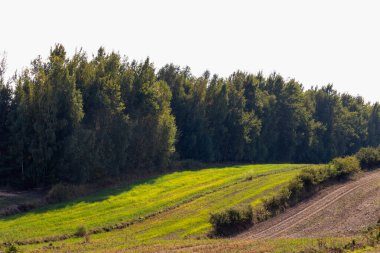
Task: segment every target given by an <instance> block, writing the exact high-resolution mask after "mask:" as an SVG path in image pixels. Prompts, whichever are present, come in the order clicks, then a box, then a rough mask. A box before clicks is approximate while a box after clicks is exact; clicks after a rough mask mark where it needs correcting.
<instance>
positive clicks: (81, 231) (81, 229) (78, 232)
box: [75, 226, 88, 237]
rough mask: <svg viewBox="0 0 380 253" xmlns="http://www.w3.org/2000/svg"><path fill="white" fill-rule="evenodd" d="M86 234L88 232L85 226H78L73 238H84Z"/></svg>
mask: <svg viewBox="0 0 380 253" xmlns="http://www.w3.org/2000/svg"><path fill="white" fill-rule="evenodd" d="M87 234H88V232H87V229H86V227H85V226H79V227H77V229H76V231H75V236H78V237H85V236H86V235H87Z"/></svg>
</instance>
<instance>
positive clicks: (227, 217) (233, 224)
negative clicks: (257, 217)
mask: <svg viewBox="0 0 380 253" xmlns="http://www.w3.org/2000/svg"><path fill="white" fill-rule="evenodd" d="M252 218H253V215H252V207H251V206H246V207H244V208H239V209H237V208H229V209H227V210H224V211H222V212H219V213H213V214H211V215H210V223H211V224H212V227H213V230H214V232H215V234H216V235H222V236H226V235H229V234H232V233H234V232H238V231H239V230H241V229H245V228H247V227H249V226H251V225H252Z"/></svg>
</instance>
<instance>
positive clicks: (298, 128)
mask: <svg viewBox="0 0 380 253" xmlns="http://www.w3.org/2000/svg"><path fill="white" fill-rule="evenodd" d="M5 70H6V60H5V58H3V59H2V60H1V64H0V185H6V184H12V185H18V186H22V187H25V188H29V187H44V186H49V185H52V184H56V183H59V182H65V183H71V184H80V183H89V182H95V181H97V180H100V179H104V178H115V177H118V176H120V175H127V176H128V175H129V174H144V173H148V172H152V171H162V170H165V168H167V167H168V166H169V165H170V164H171V163H172V162H173V161H180V160H196V161H202V162H205V163H224V162H235V163H285V162H286V163H325V162H328V161H330V160H331V159H332V158H334V157H339V156H345V155H351V154H354V153H356V152H357V151H358V150H359V149H360V148H361V147H367V146H373V147H376V146H378V145H379V144H380V104H379V103H369V102H366V101H364V99H363V98H362V97H360V96H352V95H349V94H346V93H339V92H338V91H336V90H335V89H334V88H333V86H332V85H331V84H327V85H324V86H321V87H312V88H310V89H307V90H306V89H304V87H303V85H302V84H301V83H299V82H298V81H296V80H295V79H285V78H284V77H282V76H281V75H279V74H277V73H272V74H270V75H269V76H263V74H262V73H261V72H259V73H257V74H251V73H246V72H242V71H236V72H234V73H233V74H231V75H230V76H229V77H227V78H223V77H219V76H218V75H211V74H210V72H209V71H205V72H204V74H202V75H201V76H195V75H193V74H192V73H191V70H190V68H189V67H184V68H182V67H179V66H176V65H173V64H168V65H165V66H164V67H162V68H160V69H156V68H155V67H154V64H153V63H152V62H151V61H150V59H149V58H147V59H146V60H145V61H141V62H138V61H135V60H132V61H130V60H128V58H126V57H124V56H121V55H120V54H119V53H116V52H111V53H107V52H106V51H105V49H104V48H100V49H99V50H98V52H97V54H96V55H95V56H93V57H88V55H87V53H86V52H84V51H82V50H80V51H78V52H76V53H75V54H74V55H73V56H72V57H68V56H67V54H66V51H65V48H64V47H63V46H62V45H60V44H57V45H55V46H54V47H53V48H52V49H51V51H50V55H49V57H48V59H46V60H45V59H42V58H41V57H37V58H36V59H34V60H33V61H32V62H31V64H30V66H29V67H28V68H26V69H23V70H22V71H21V72H18V73H16V74H14V76H13V77H12V78H11V79H10V80H6V76H5ZM315 74H316V75H317V74H318V71H317V70H316V71H315ZM347 74H349V73H347ZM358 85H359V84H358Z"/></svg>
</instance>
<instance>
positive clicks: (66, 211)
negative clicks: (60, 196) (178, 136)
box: [0, 164, 305, 242]
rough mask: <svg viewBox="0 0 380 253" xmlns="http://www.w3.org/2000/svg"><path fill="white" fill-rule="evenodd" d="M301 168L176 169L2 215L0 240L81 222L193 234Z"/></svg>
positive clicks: (56, 231)
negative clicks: (220, 213) (222, 212)
mask: <svg viewBox="0 0 380 253" xmlns="http://www.w3.org/2000/svg"><path fill="white" fill-rule="evenodd" d="M304 167H305V165H292V164H280V165H277V164H272V165H270V164H268V165H246V166H233V167H225V168H209V169H203V170H198V171H184V172H174V173H171V174H167V175H164V176H159V177H156V178H152V179H149V180H144V181H141V182H137V183H135V184H133V185H127V186H124V187H118V188H111V189H107V190H103V191H101V192H98V193H96V194H93V195H90V196H88V197H82V198H79V199H75V200H72V201H66V202H62V203H58V204H53V205H48V206H46V207H43V208H37V209H34V210H33V211H31V212H28V213H25V214H18V215H14V216H9V217H5V218H2V219H0V242H7V241H19V242H27V241H31V242H32V241H34V242H38V241H41V242H42V241H45V240H44V239H46V238H48V239H50V240H53V241H54V240H56V239H65V238H70V237H74V236H75V233H76V229H77V227H78V226H80V225H83V226H85V227H86V228H87V231H88V233H97V232H101V231H102V232H105V231H111V230H117V229H118V228H123V227H125V226H129V227H128V231H131V233H132V236H134V237H138V238H139V239H141V240H146V239H149V238H155V237H160V236H166V235H169V234H177V235H178V237H179V238H182V237H187V236H197V235H200V234H205V233H207V232H208V231H209V230H210V227H211V225H210V224H209V223H208V216H209V213H210V212H212V211H214V210H223V209H224V208H226V207H233V206H236V205H245V204H249V203H252V202H253V201H256V200H258V199H259V198H261V197H262V196H263V195H266V194H273V193H274V191H276V189H278V187H280V186H281V185H283V184H285V183H287V182H289V180H291V179H292V178H293V177H294V176H296V175H297V174H298V173H299V171H300V170H301V169H302V168H304ZM247 178H251V180H247ZM161 214H166V215H168V216H165V218H163V217H162V216H161ZM169 214H170V215H169ZM155 217H157V218H155ZM145 220H147V221H149V222H145ZM153 221H154V222H153ZM151 222H152V223H151ZM132 223H133V226H132V225H131V224H132ZM132 228H133V229H132ZM140 229H141V230H140ZM37 239H38V240H37Z"/></svg>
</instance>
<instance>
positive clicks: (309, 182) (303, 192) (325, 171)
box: [210, 148, 380, 236]
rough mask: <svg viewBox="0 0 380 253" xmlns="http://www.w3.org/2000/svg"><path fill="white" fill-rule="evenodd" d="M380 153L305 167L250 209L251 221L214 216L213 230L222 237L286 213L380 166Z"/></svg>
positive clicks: (233, 214) (231, 213)
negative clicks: (259, 204)
mask: <svg viewBox="0 0 380 253" xmlns="http://www.w3.org/2000/svg"><path fill="white" fill-rule="evenodd" d="M379 150H380V148H363V149H361V150H360V151H359V152H358V153H357V154H356V155H354V156H346V157H339V158H335V159H333V160H332V161H331V162H330V163H329V164H326V165H323V166H321V165H317V166H312V167H308V168H305V169H303V170H302V171H301V172H300V174H299V175H298V176H296V177H295V178H294V179H293V180H291V181H290V182H289V183H288V184H287V185H286V186H285V187H283V188H282V189H281V190H280V191H279V192H278V194H276V195H274V196H271V197H269V198H266V199H263V201H262V202H263V204H262V206H258V207H255V208H254V209H253V210H252V208H251V207H250V208H249V209H246V210H252V214H250V217H251V218H250V219H249V220H248V219H244V218H243V217H248V214H246V213H245V214H244V215H245V216H243V215H242V214H241V213H240V212H239V211H237V210H235V209H228V210H225V211H222V212H219V213H214V214H212V215H211V217H210V223H211V224H212V225H213V231H214V233H215V234H217V235H221V236H223V235H226V234H228V233H226V232H230V231H233V232H236V231H237V230H238V231H239V230H241V229H243V228H246V227H249V226H251V225H253V223H257V222H261V221H264V220H266V219H268V218H270V217H273V216H275V215H277V214H279V213H281V212H283V211H284V210H285V209H286V208H288V207H290V206H294V205H296V204H297V203H299V202H301V201H302V200H304V199H306V198H309V197H311V196H312V195H313V194H315V193H316V192H318V191H319V190H320V189H322V188H323V187H325V186H327V185H329V184H331V183H334V182H337V181H342V180H347V179H348V178H350V177H351V176H352V175H354V174H356V173H358V172H359V171H361V170H364V169H369V168H374V167H376V166H379V165H380V152H379ZM242 224H243V225H244V226H242Z"/></svg>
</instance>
